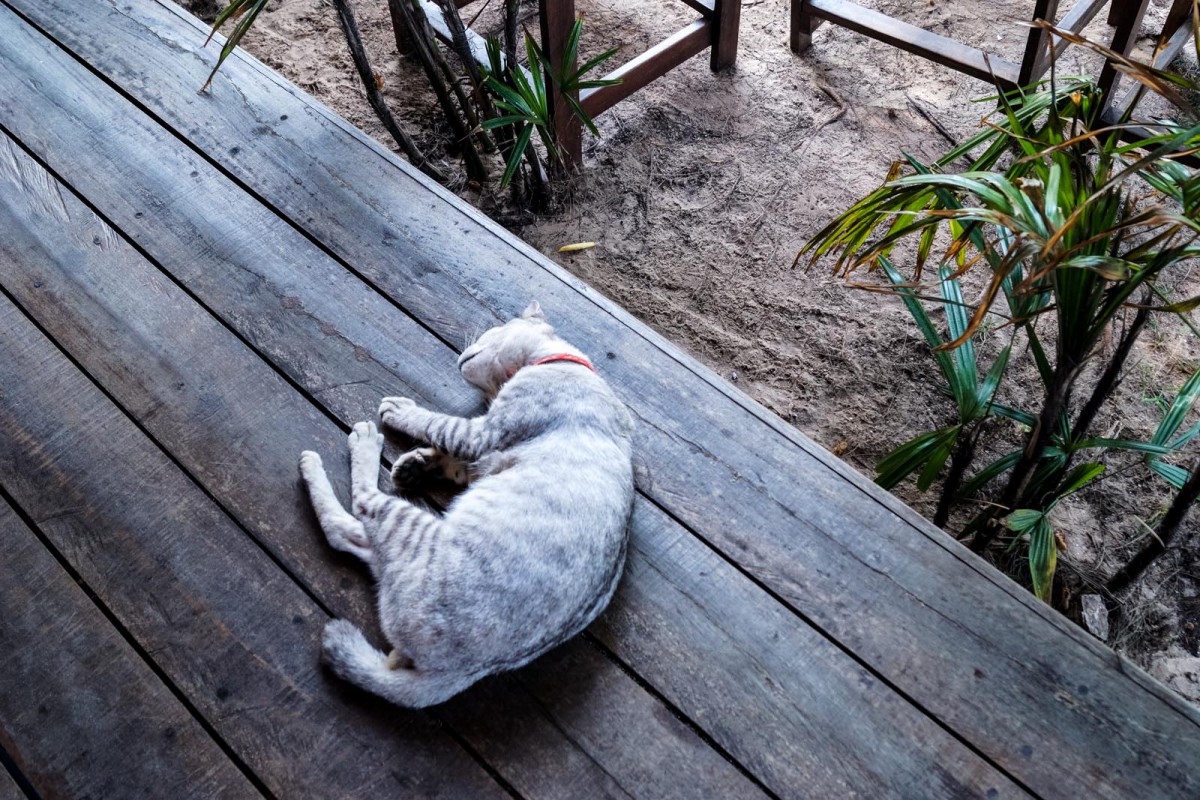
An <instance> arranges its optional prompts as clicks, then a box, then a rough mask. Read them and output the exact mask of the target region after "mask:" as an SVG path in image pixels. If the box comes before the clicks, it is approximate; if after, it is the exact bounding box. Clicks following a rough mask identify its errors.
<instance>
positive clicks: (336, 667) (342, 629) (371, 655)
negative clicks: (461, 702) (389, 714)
mask: <svg viewBox="0 0 1200 800" xmlns="http://www.w3.org/2000/svg"><path fill="white" fill-rule="evenodd" d="M322 652H323V653H324V656H325V662H326V663H327V664H329V666H330V668H332V669H333V671H334V672H335V673H336V674H337V675H338V676H339V677H341V678H343V679H345V680H347V681H349V682H350V683H353V684H354V685H355V686H358V687H360V688H362V689H366V690H367V691H368V692H371V693H372V694H377V695H379V696H380V697H383V698H386V699H387V700H390V701H391V702H393V703H395V704H396V705H399V706H405V707H407V708H425V707H426V706H433V705H437V704H438V703H443V702H445V701H446V700H449V699H450V698H451V697H453V696H454V695H456V694H458V693H459V692H461V691H463V690H464V689H466V688H467V687H468V686H470V685H471V684H473V683H475V682H476V681H477V680H479V679H480V678H482V677H483V674H482V673H477V674H471V675H458V674H449V673H435V672H429V671H426V670H421V669H418V668H415V667H412V666H409V665H406V664H405V662H404V660H403V659H389V658H388V656H385V655H384V654H383V652H382V651H381V650H378V649H377V648H375V647H374V646H373V645H372V644H371V643H370V642H368V641H367V637H365V636H363V634H362V631H360V630H359V629H358V628H356V627H354V625H353V624H352V623H350V622H349V621H348V620H344V619H335V620H333V621H331V622H329V623H328V624H326V626H325V635H324V638H323V641H322Z"/></svg>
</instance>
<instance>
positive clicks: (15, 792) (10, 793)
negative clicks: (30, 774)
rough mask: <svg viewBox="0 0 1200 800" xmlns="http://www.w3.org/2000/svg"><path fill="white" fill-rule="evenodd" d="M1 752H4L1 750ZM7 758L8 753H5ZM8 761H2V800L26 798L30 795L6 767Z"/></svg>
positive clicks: (0, 770)
mask: <svg viewBox="0 0 1200 800" xmlns="http://www.w3.org/2000/svg"><path fill="white" fill-rule="evenodd" d="M0 753H3V751H2V750H0ZM3 755H4V757H5V758H7V757H8V754H7V753H4V754H3ZM6 765H7V762H0V800H25V798H26V797H27V796H28V795H26V794H25V792H23V791H21V787H20V786H18V785H17V779H16V778H15V777H14V776H13V775H12V774H10V773H9V771H8V770H7V769H5V767H6Z"/></svg>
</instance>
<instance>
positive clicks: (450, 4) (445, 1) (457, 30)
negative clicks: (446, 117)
mask: <svg viewBox="0 0 1200 800" xmlns="http://www.w3.org/2000/svg"><path fill="white" fill-rule="evenodd" d="M437 4H438V8H440V9H442V18H443V19H444V20H446V26H447V27H448V28H450V44H451V46H452V47H453V48H454V52H455V53H456V54H457V55H458V60H459V61H461V62H462V65H463V69H464V70H466V72H467V76H468V77H469V78H470V79H471V85H472V86H474V87H475V93H476V96H477V97H478V98H479V105H480V107H481V108H482V109H483V111H484V116H485V117H488V118H491V117H494V116H496V110H495V108H494V107H493V106H492V101H491V99H490V98H489V97H488V94H487V92H486V91H484V88H483V73H482V72H480V71H479V64H478V63H477V62H476V61H475V54H474V52H472V50H471V41H470V40H469V39H468V38H467V26H466V25H464V24H463V21H462V17H461V16H459V13H458V6H456V5H455V4H454V0H437Z"/></svg>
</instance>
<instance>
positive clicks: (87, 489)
mask: <svg viewBox="0 0 1200 800" xmlns="http://www.w3.org/2000/svg"><path fill="white" fill-rule="evenodd" d="M0 341H3V343H4V358H0V386H3V387H4V394H3V397H2V398H0V484H3V485H4V486H5V488H6V490H7V491H8V492H9V493H10V494H11V495H12V497H13V498H14V499H15V501H16V502H18V503H19V504H20V505H21V507H22V508H24V509H25V510H26V512H27V513H28V514H29V515H30V516H31V517H32V518H33V519H34V520H36V521H37V523H38V525H39V526H40V527H41V529H42V531H43V532H44V533H45V535H46V537H47V539H48V540H49V541H51V542H52V543H53V545H54V546H55V548H56V549H57V550H58V551H59V552H60V553H61V554H62V556H63V558H64V559H65V560H66V561H67V563H69V564H70V565H71V566H72V567H73V568H74V569H75V570H76V571H77V572H78V574H79V575H80V578H81V580H83V581H84V582H85V583H86V584H87V586H88V589H89V590H90V591H91V592H92V593H94V595H95V596H96V597H97V598H98V600H99V601H100V602H101V603H103V604H104V605H105V606H106V607H107V608H109V609H110V610H111V612H112V614H113V616H114V617H115V618H116V619H117V620H119V621H120V622H121V624H122V625H123V626H124V627H125V629H126V630H128V631H129V633H130V635H131V636H132V637H133V639H134V640H135V641H137V642H138V643H139V645H140V646H141V648H142V649H143V650H144V651H145V652H147V653H149V654H150V655H151V657H152V658H153V659H154V662H155V664H156V665H157V667H158V668H159V669H160V670H161V671H162V673H163V674H164V675H165V676H166V677H167V678H168V679H169V680H171V681H172V683H173V684H174V685H175V686H176V687H178V689H179V690H180V691H181V692H182V693H183V694H184V695H185V696H187V697H188V698H189V700H190V701H191V703H192V704H193V706H194V707H195V708H196V709H197V711H198V712H199V713H200V714H201V715H203V717H204V718H205V719H207V720H208V721H209V722H210V723H211V725H212V727H213V729H214V730H215V731H216V732H217V734H218V735H220V736H221V737H222V738H223V739H224V741H225V742H226V743H227V744H228V745H229V747H230V748H231V749H232V750H233V751H234V752H235V753H237V754H238V755H239V757H240V758H241V759H242V760H243V761H244V762H245V763H246V765H247V766H248V767H249V768H250V769H251V770H253V771H254V773H255V774H256V775H258V776H259V778H260V779H261V780H262V781H263V783H264V784H265V785H266V786H267V787H268V788H269V789H270V791H271V792H272V793H274V794H276V795H278V796H298V795H306V796H325V797H335V796H349V795H353V796H356V797H366V796H387V797H394V796H395V794H396V793H397V792H400V791H403V792H405V793H412V794H417V795H425V796H431V795H433V794H436V793H438V792H451V793H454V792H457V793H462V795H463V796H475V795H476V794H478V796H481V797H503V796H505V795H504V793H503V792H501V791H500V790H499V789H498V787H496V785H495V784H494V783H493V781H492V779H491V778H490V777H488V775H487V774H486V773H485V772H484V771H483V770H482V769H480V768H479V767H478V766H477V765H476V764H475V763H474V762H472V761H471V760H470V759H469V758H468V757H467V756H466V754H464V753H463V752H462V750H461V749H460V748H459V747H458V746H457V745H456V744H455V743H454V742H453V741H451V740H450V739H449V738H448V737H447V736H446V735H445V734H444V733H442V732H440V731H438V730H437V729H436V728H435V727H434V726H433V725H432V724H431V723H430V721H429V720H428V719H426V718H424V717H422V716H419V715H403V716H401V715H396V714H394V713H390V711H391V710H390V709H384V708H380V707H379V705H378V704H374V703H366V702H363V701H362V700H361V699H359V698H356V697H353V696H347V695H351V694H352V693H350V692H348V690H346V689H345V687H344V686H343V685H342V684H341V683H340V682H338V681H336V680H334V679H332V678H330V677H327V676H326V675H324V674H323V672H322V671H321V669H320V668H319V666H318V663H317V652H318V641H319V636H320V630H321V627H322V625H323V624H324V622H325V621H326V620H327V619H328V615H327V614H326V613H325V612H324V611H323V610H322V609H321V608H320V607H319V606H317V605H316V604H315V603H314V602H313V600H312V599H311V598H310V597H309V596H308V595H306V594H305V593H304V592H303V591H302V590H301V588H300V587H298V586H297V585H296V584H295V583H294V582H293V581H292V580H291V578H290V577H289V576H287V575H286V574H285V573H283V572H282V571H281V570H280V569H279V568H278V566H277V565H276V564H275V563H274V562H273V561H272V560H271V559H270V558H268V557H267V556H266V555H265V554H264V553H263V552H262V551H261V550H260V549H259V548H258V547H257V546H256V545H255V544H254V543H253V542H252V541H251V540H250V539H248V538H247V537H246V536H245V534H244V533H243V532H242V531H241V530H240V529H239V528H238V527H237V526H236V525H235V524H234V523H233V522H232V520H230V519H229V518H228V517H227V516H226V515H225V514H224V513H223V512H222V511H221V510H220V509H219V508H217V507H216V506H215V505H214V504H213V503H212V502H211V501H210V500H209V499H208V498H207V497H206V496H205V495H204V493H203V492H202V491H201V490H200V489H199V488H198V487H197V486H196V485H195V484H194V483H192V481H191V480H190V479H188V477H187V476H185V475H184V474H183V473H182V472H180V471H179V469H178V468H177V467H176V466H175V465H174V464H172V463H171V461H170V460H169V459H168V458H167V456H166V455H164V454H163V453H162V452H161V451H159V450H158V449H157V448H156V447H154V445H153V444H152V443H151V442H149V441H148V440H147V439H146V438H145V436H144V435H143V434H142V433H141V432H140V431H139V430H138V429H137V428H136V427H135V426H134V425H133V423H132V422H130V421H129V419H128V418H127V417H125V415H124V414H123V413H121V411H120V410H118V409H117V408H116V407H115V406H113V405H112V403H111V402H109V401H108V400H107V399H106V398H105V397H104V396H103V395H102V394H101V393H100V391H99V390H98V389H96V388H95V387H94V386H93V385H92V384H91V383H90V382H89V381H88V380H87V379H86V378H84V376H83V375H82V374H80V373H79V372H78V370H76V369H75V368H74V367H73V366H72V365H71V364H70V363H69V362H68V361H67V359H66V358H65V357H64V356H63V355H62V354H61V353H60V352H59V351H58V350H57V349H55V348H54V346H53V345H52V344H51V343H50V342H49V341H47V340H46V339H45V338H44V337H42V336H41V334H39V333H38V331H37V330H36V329H35V328H34V327H33V325H32V324H31V323H30V322H29V321H28V320H27V319H26V318H25V317H24V316H23V315H22V314H21V313H20V312H19V311H17V310H16V308H15V307H14V306H13V305H12V304H11V303H10V302H9V301H8V300H7V299H0ZM232 477H233V476H230V478H231V479H232ZM380 763H387V764H388V765H389V767H388V769H387V770H378V769H369V768H367V765H370V764H380ZM31 779H35V778H34V777H33V776H31Z"/></svg>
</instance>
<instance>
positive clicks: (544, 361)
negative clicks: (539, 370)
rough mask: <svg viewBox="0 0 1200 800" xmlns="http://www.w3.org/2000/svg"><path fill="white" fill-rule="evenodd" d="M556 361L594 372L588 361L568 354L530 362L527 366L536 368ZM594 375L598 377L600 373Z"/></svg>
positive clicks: (594, 369)
mask: <svg viewBox="0 0 1200 800" xmlns="http://www.w3.org/2000/svg"><path fill="white" fill-rule="evenodd" d="M556 361H569V362H571V363H572V364H579V365H580V366H584V367H587V368H588V369H590V370H591V371H592V372H596V368H595V367H593V366H592V362H590V361H588V360H587V359H586V358H584V357H583V356H573V355H571V354H570V353H559V354H558V355H553V356H546V357H545V358H539V359H538V360H537V361H534V362H531V363H530V364H529V366H531V367H536V366H539V365H541V364H553V363H554V362H556ZM596 374H597V375H599V374H600V373H598V372H596Z"/></svg>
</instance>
